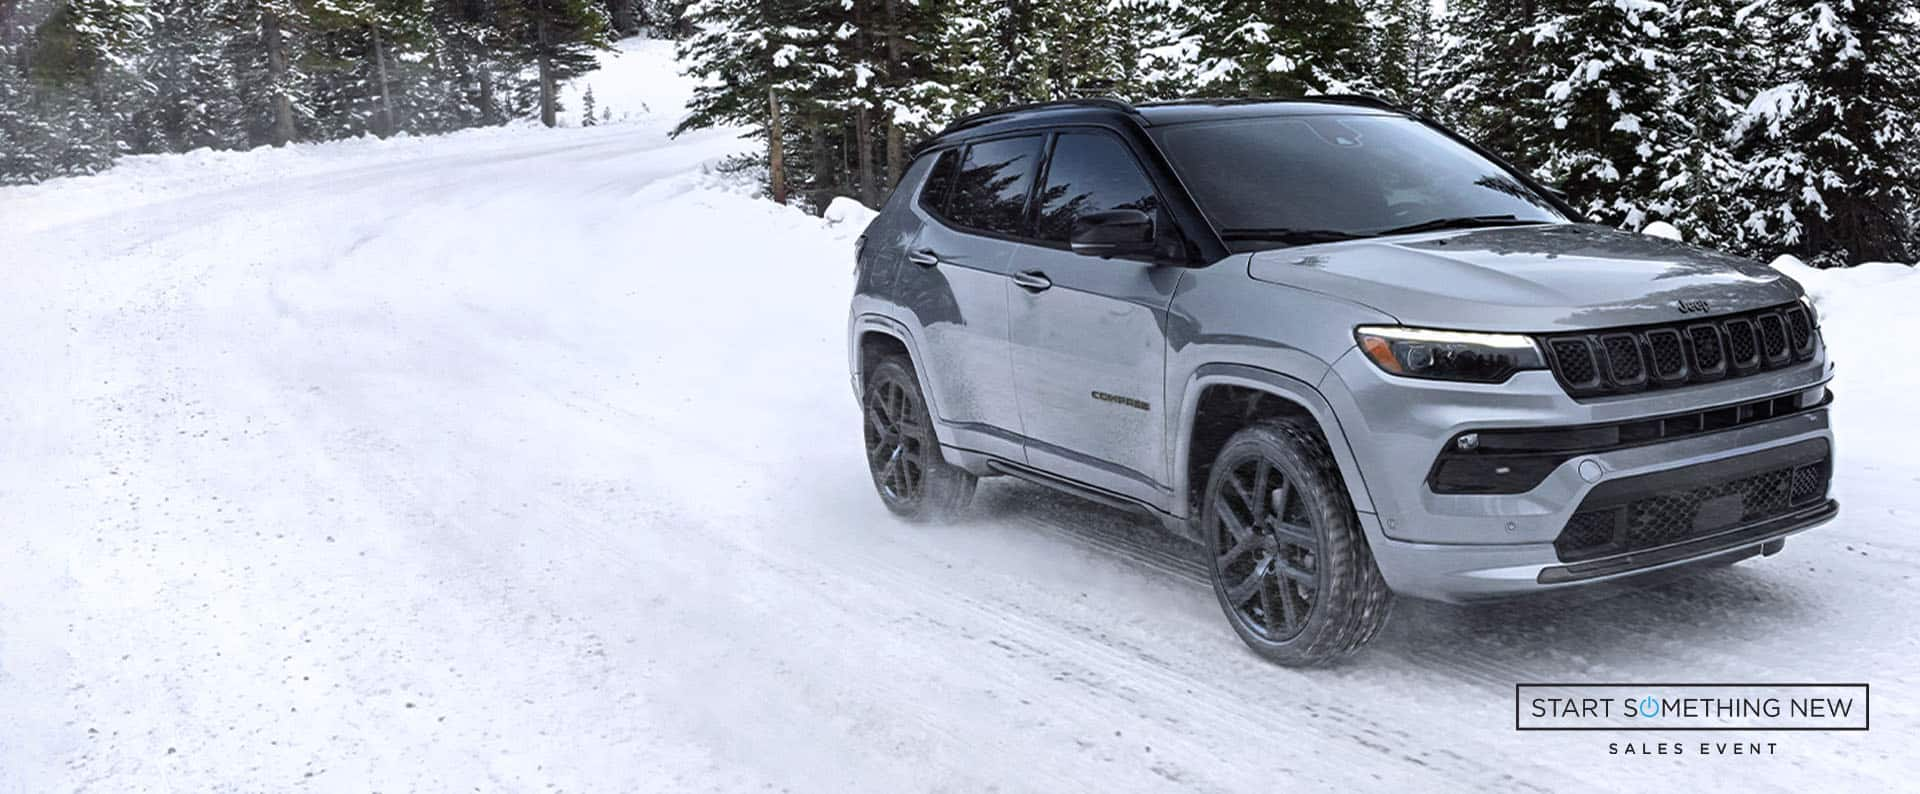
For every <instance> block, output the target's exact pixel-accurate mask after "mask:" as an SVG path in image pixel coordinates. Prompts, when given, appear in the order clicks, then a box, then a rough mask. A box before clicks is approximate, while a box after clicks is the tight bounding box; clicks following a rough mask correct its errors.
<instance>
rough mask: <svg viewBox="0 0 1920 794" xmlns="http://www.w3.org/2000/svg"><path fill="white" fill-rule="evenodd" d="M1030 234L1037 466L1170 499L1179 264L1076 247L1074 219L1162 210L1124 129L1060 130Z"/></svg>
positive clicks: (1015, 276)
mask: <svg viewBox="0 0 1920 794" xmlns="http://www.w3.org/2000/svg"><path fill="white" fill-rule="evenodd" d="M1034 196H1035V198H1034V204H1035V207H1034V216H1033V217H1034V227H1033V235H1034V236H1035V237H1036V238H1038V242H1037V244H1031V245H1022V246H1020V247H1019V248H1018V249H1017V250H1016V251H1015V252H1014V256H1013V263H1012V267H1011V272H1012V282H1013V283H1012V284H1011V285H1010V287H1009V289H1008V302H1009V317H1010V319H1011V326H1010V338H1011V340H1012V346H1013V370H1014V383H1015V386H1016V388H1017V389H1018V390H1019V395H1020V417H1021V422H1022V424H1023V425H1024V426H1025V428H1026V435H1027V462H1028V463H1029V464H1031V465H1033V466H1035V467H1037V468H1040V469H1044V470H1047V471H1049V472H1053V473H1056V474H1060V475H1064V476H1067V477H1070V478H1072V479H1075V480H1079V481H1081V482H1084V483H1086V484H1089V485H1094V486H1097V487H1100V488H1102V489H1105V490H1107V491H1111V492H1114V493H1118V494H1121V495H1125V496H1129V497H1132V498H1135V499H1139V500H1142V501H1145V502H1147V503H1148V504H1153V505H1164V504H1165V503H1166V501H1167V496H1168V495H1169V493H1170V487H1169V485H1168V482H1169V481H1170V478H1169V477H1168V465H1169V464H1168V462H1167V455H1166V427H1167V420H1166V408H1167V401H1166V393H1165V383H1166V355H1167V343H1166V321H1167V307H1168V305H1169V304H1170V303H1171V302H1172V300H1173V291H1174V287H1175V286H1176V285H1177V284H1178V283H1179V280H1180V274H1181V269H1180V268H1177V267H1156V266H1154V265H1153V264H1152V263H1150V262H1147V261H1142V260H1136V259H1126V258H1113V259H1102V258H1100V257H1096V256H1083V255H1080V254H1075V253H1073V251H1072V250H1071V249H1070V248H1069V245H1068V240H1069V236H1070V234H1071V231H1072V228H1073V221H1074V218H1076V217H1079V216H1081V215H1085V214H1087V213H1094V212H1103V211H1107V210H1115V209H1138V210H1143V211H1146V212H1147V213H1148V214H1150V215H1154V216H1155V217H1156V219H1158V220H1159V221H1160V223H1161V224H1162V226H1163V228H1164V224H1165V223H1167V221H1166V220H1165V213H1164V211H1163V210H1162V209H1161V206H1160V201H1159V199H1158V198H1157V196H1156V193H1155V191H1154V188H1153V183H1152V182H1151V181H1150V180H1149V179H1148V178H1147V175H1146V173H1145V172H1144V171H1143V170H1142V169H1141V167H1140V164H1139V162H1138V161H1137V160H1136V159H1135V158H1134V155H1133V153H1132V152H1131V151H1130V150H1129V148H1128V147H1127V145H1126V144H1125V143H1124V142H1122V141H1121V140H1120V138H1119V137H1117V136H1115V135H1113V134H1111V133H1108V132H1106V131H1104V130H1097V129H1087V130H1085V131H1081V130H1071V131H1066V132H1062V133H1060V134H1058V135H1056V136H1055V137H1054V139H1053V144H1052V154H1051V156H1050V158H1049V160H1048V165H1047V168H1046V173H1045V176H1044V177H1043V182H1042V184H1041V186H1040V190H1039V191H1037V192H1036V193H1035V194H1034Z"/></svg>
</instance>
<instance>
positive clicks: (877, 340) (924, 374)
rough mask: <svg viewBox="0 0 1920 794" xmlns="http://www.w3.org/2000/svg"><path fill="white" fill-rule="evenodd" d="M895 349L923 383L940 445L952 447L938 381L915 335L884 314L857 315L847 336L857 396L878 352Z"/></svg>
mask: <svg viewBox="0 0 1920 794" xmlns="http://www.w3.org/2000/svg"><path fill="white" fill-rule="evenodd" d="M886 348H892V349H895V350H898V351H901V352H904V353H906V355H907V361H908V362H909V363H910V364H911V365H912V367H913V374H914V376H915V377H918V378H919V379H920V386H921V388H920V391H921V393H922V394H921V396H922V398H923V399H925V400H926V401H927V413H928V414H929V415H930V416H932V417H933V428H934V433H935V435H936V436H938V437H939V439H940V443H942V444H952V443H953V440H952V439H951V438H950V437H949V435H948V430H947V426H946V423H945V422H943V421H942V420H941V418H940V417H941V413H940V405H939V403H938V402H937V400H938V397H937V396H936V395H935V393H936V392H937V391H938V389H935V388H933V383H932V382H933V380H934V378H935V377H936V376H935V374H934V373H933V372H930V371H929V370H928V368H927V367H926V366H925V365H924V363H923V362H924V361H925V359H924V358H922V357H921V355H920V345H919V344H918V342H916V341H915V339H914V335H913V331H912V330H911V329H909V328H908V327H907V325H906V324H905V323H902V322H900V321H899V320H896V319H894V318H892V317H888V316H887V315H884V314H878V313H873V312H865V313H861V314H858V315H855V316H854V318H853V320H852V322H851V323H850V328H849V329H848V333H847V368H848V371H849V372H850V373H851V374H852V376H853V379H852V383H853V396H854V399H855V400H858V399H860V394H861V389H862V387H863V385H864V384H865V383H866V380H865V378H866V372H867V368H868V367H870V366H872V365H873V362H874V360H876V359H877V358H878V356H877V355H875V351H876V350H884V349H886Z"/></svg>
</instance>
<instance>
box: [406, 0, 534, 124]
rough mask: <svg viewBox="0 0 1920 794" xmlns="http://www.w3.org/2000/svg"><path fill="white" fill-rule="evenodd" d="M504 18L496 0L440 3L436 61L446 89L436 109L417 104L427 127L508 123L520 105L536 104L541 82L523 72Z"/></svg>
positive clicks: (434, 19)
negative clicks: (508, 41) (512, 50)
mask: <svg viewBox="0 0 1920 794" xmlns="http://www.w3.org/2000/svg"><path fill="white" fill-rule="evenodd" d="M501 19H502V16H501V13H500V7H499V5H498V4H497V3H496V2H495V0H436V2H434V4H433V5H432V7H431V9H430V14H429V17H428V20H429V24H430V25H431V26H432V29H433V38H434V39H435V40H436V41H437V42H438V43H437V46H435V47H434V50H435V53H436V54H435V57H434V58H433V60H432V62H431V63H432V66H433V68H434V71H435V74H436V75H437V78H438V79H439V80H440V81H441V83H442V85H443V86H444V88H443V89H442V90H441V91H440V93H439V94H438V97H437V102H434V103H432V104H433V105H434V108H433V109H431V110H428V109H425V108H426V106H427V105H428V104H429V103H427V102H416V103H414V104H415V105H416V106H418V107H421V108H422V110H421V111H418V112H416V113H415V118H419V119H421V121H422V124H423V129H425V130H426V131H430V132H445V131H449V130H457V129H463V128H466V127H471V126H475V125H494V124H504V123H506V122H507V120H508V119H509V118H512V117H513V116H514V115H516V114H515V113H514V111H513V108H514V107H516V106H519V105H523V104H524V105H531V103H532V97H533V94H534V83H535V81H534V80H531V79H528V78H527V77H526V76H524V75H523V74H522V70H521V69H520V68H519V61H518V59H517V58H515V57H512V55H511V54H510V53H509V52H508V51H507V48H506V31H505V30H504V29H503V28H502V26H501ZM522 98H525V100H524V101H523V100H522Z"/></svg>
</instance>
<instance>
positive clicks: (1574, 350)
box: [1550, 339, 1600, 388]
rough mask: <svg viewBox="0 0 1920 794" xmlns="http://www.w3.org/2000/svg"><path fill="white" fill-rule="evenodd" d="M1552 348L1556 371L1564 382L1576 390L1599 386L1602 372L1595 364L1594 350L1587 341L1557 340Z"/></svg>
mask: <svg viewBox="0 0 1920 794" xmlns="http://www.w3.org/2000/svg"><path fill="white" fill-rule="evenodd" d="M1550 347H1551V348H1552V349H1553V362H1554V366H1555V369H1558V370H1559V372H1560V377H1561V378H1562V379H1563V380H1565V381H1566V382H1567V383H1569V384H1571V385H1573V386H1575V387H1576V388H1578V387H1588V386H1596V385H1599V383H1600V370H1599V369H1598V368H1597V367H1595V366H1594V364H1593V350H1592V349H1591V348H1589V347H1588V346H1587V340H1585V339H1555V340H1553V344H1552V345H1550Z"/></svg>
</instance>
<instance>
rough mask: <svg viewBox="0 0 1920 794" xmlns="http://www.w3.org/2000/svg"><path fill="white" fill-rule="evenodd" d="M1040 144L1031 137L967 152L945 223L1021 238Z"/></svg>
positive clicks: (1005, 140) (978, 146)
mask: <svg viewBox="0 0 1920 794" xmlns="http://www.w3.org/2000/svg"><path fill="white" fill-rule="evenodd" d="M1040 143H1041V138H1040V136H1038V135H1032V136H1026V137H1020V138H1002V139H1000V140H997V141H986V142H983V143H976V144H974V145H972V146H969V147H967V153H966V156H965V157H964V158H963V159H962V160H961V161H960V169H959V170H958V171H957V172H955V173H954V175H953V196H952V198H950V199H948V201H947V208H946V217H947V219H948V220H950V221H952V222H953V223H954V224H955V225H958V226H963V227H966V228H969V229H976V230H979V231H985V232H992V233H995V234H1005V235H1018V234H1020V233H1021V232H1022V231H1023V230H1024V228H1025V226H1026V213H1027V193H1028V191H1029V189H1031V188H1032V187H1033V174H1034V170H1035V169H1036V168H1037V167H1038V166H1039V163H1040ZM936 174H937V172H936Z"/></svg>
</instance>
